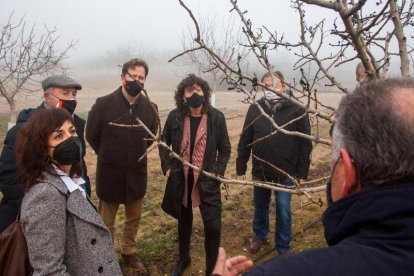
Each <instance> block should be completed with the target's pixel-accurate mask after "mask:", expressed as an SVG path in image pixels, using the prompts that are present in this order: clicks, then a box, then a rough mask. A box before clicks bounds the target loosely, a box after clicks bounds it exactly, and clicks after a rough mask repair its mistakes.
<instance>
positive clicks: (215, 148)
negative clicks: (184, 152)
mask: <svg viewBox="0 0 414 276" xmlns="http://www.w3.org/2000/svg"><path fill="white" fill-rule="evenodd" d="M183 130H184V114H183V112H182V111H180V110H179V109H177V108H176V109H174V110H172V111H171V112H170V114H169V115H168V118H167V121H166V122H165V126H164V130H163V132H162V140H163V141H164V142H165V143H166V144H167V145H169V146H171V148H172V150H173V151H174V152H175V153H177V154H178V155H179V154H180V148H181V140H182V138H183ZM159 152H160V158H161V168H162V171H163V173H164V174H165V173H166V172H167V171H168V170H170V176H169V178H168V180H167V187H166V191H165V194H164V200H163V203H162V208H163V210H164V211H165V212H166V213H168V214H170V215H172V216H173V217H175V218H179V217H180V211H181V205H182V198H183V195H184V185H185V179H184V171H183V165H182V163H181V161H179V160H177V159H174V158H171V157H170V155H169V153H168V151H167V150H166V149H165V148H163V147H160V148H159ZM230 152H231V144H230V140H229V135H228V132H227V126H226V120H225V118H224V115H223V113H221V112H220V111H218V110H217V109H215V108H213V107H211V108H210V111H209V113H208V117H207V143H206V149H205V153H204V160H203V166H202V169H203V170H205V171H207V172H212V173H215V174H218V175H221V176H224V173H225V171H226V166H227V162H228V160H229V158H230ZM198 185H199V186H198V187H199V191H200V200H201V205H200V210H201V212H202V213H203V218H205V219H206V220H210V219H214V218H216V216H217V214H218V215H219V214H220V211H219V210H220V208H221V193H220V183H219V182H218V181H216V180H213V179H210V178H208V177H206V176H204V175H200V177H199V179H198Z"/></svg>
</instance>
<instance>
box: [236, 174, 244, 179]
mask: <svg viewBox="0 0 414 276" xmlns="http://www.w3.org/2000/svg"><path fill="white" fill-rule="evenodd" d="M236 179H238V180H246V175H245V174H242V175H236Z"/></svg>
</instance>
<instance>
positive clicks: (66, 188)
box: [16, 109, 122, 275]
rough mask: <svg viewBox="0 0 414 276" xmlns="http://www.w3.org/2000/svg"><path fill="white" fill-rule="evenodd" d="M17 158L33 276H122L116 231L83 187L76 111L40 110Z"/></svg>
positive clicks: (26, 131) (21, 137)
mask: <svg viewBox="0 0 414 276" xmlns="http://www.w3.org/2000/svg"><path fill="white" fill-rule="evenodd" d="M16 158H17V168H18V174H19V180H20V182H21V183H22V184H23V185H24V187H25V189H26V194H25V197H24V199H23V203H22V207H21V217H20V223H21V226H22V230H23V233H24V235H25V237H26V241H27V247H28V250H29V259H30V263H31V265H32V267H33V269H34V272H33V275H98V274H99V275H100V274H102V275H122V274H121V270H120V267H119V264H118V261H117V258H116V255H115V253H114V251H113V248H112V241H111V235H110V232H109V230H108V229H107V228H106V226H105V224H104V223H103V221H102V219H101V218H100V217H99V215H98V213H97V212H96V209H95V208H94V206H93V205H92V203H91V202H90V201H89V198H88V197H87V195H86V193H85V190H84V189H83V188H82V187H81V186H80V184H82V183H84V182H85V181H84V180H83V179H82V178H80V177H79V176H80V175H81V168H80V160H81V158H82V147H81V144H80V141H79V138H78V136H77V134H76V130H75V127H74V123H73V119H72V116H71V115H70V114H69V113H68V112H66V111H65V110H62V109H43V110H40V111H38V112H37V113H36V114H35V115H34V116H33V117H32V118H30V119H29V121H28V122H27V123H25V125H24V126H23V127H22V129H21V131H20V132H19V134H18V137H17V140H16Z"/></svg>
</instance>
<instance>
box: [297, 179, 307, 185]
mask: <svg viewBox="0 0 414 276" xmlns="http://www.w3.org/2000/svg"><path fill="white" fill-rule="evenodd" d="M296 181H297V182H298V183H299V184H301V183H302V182H304V181H305V179H303V178H298V179H297V180H296Z"/></svg>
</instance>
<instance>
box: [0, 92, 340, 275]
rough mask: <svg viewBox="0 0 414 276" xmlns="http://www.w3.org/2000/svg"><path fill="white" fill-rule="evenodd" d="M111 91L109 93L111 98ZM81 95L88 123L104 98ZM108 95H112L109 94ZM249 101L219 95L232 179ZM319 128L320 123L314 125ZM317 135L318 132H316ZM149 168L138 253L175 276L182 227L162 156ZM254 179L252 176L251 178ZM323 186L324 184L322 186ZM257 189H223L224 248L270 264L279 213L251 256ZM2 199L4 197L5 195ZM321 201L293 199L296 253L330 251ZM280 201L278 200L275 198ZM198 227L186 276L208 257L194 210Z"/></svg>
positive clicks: (325, 151)
mask: <svg viewBox="0 0 414 276" xmlns="http://www.w3.org/2000/svg"><path fill="white" fill-rule="evenodd" d="M109 92H111V91H108V93H109ZM86 94H87V93H85V94H84V95H82V94H81V93H79V98H78V102H79V106H78V108H77V112H78V113H80V114H81V115H82V116H83V117H86V116H87V111H88V110H89V109H90V107H91V106H92V104H93V103H94V101H95V99H96V97H97V96H100V95H102V94H101V93H92V92H90V93H89V95H86ZM103 94H107V93H103ZM150 95H151V96H150V97H151V99H152V101H154V102H155V103H157V105H158V107H159V110H160V113H161V118H162V119H165V116H166V115H167V113H168V111H169V110H170V109H172V108H173V100H172V98H173V92H172V91H171V92H154V93H151V94H150ZM339 99H340V94H333V93H332V94H326V95H323V100H324V103H326V104H328V105H331V106H336V105H337V104H338V102H339ZM242 100H243V96H242V95H241V94H239V93H236V92H218V93H217V106H218V108H219V109H221V110H222V111H223V112H224V114H225V116H226V120H227V126H228V130H229V135H230V139H231V143H232V154H231V158H230V161H229V164H228V167H227V171H226V176H228V177H234V176H235V160H236V155H237V153H236V147H237V143H238V139H239V135H240V133H241V130H242V126H243V121H244V116H245V113H246V110H247V107H248V106H247V105H246V104H243V103H242V102H241V101H242ZM40 102H41V100H40V97H39V98H30V99H25V100H19V102H18V105H17V106H18V109H21V108H25V107H30V106H37V105H38V104H39V103H40ZM5 112H7V105H5V103H4V102H1V101H0V113H5ZM6 120H7V117H6V115H4V114H3V115H0V122H1V123H0V139H1V142H0V143H1V144H2V142H3V140H4V136H5V132H6V125H7V124H6ZM312 124H313V125H314V126H315V125H316V121H312ZM328 129H329V125H328V124H327V123H326V122H321V124H320V131H321V133H322V136H323V137H328ZM314 131H315V129H314ZM329 155H330V148H329V147H328V146H324V145H320V144H318V145H317V146H315V148H314V151H313V153H312V163H311V170H310V175H309V178H308V179H309V180H313V179H317V178H320V177H322V176H325V175H327V174H328V173H329V165H330V156H329ZM86 162H87V166H88V170H89V175H90V176H91V183H92V185H93V193H92V194H93V196H92V200H93V201H94V202H95V203H97V198H96V195H95V193H94V182H95V171H96V155H94V154H93V152H92V150H91V148H90V147H88V148H87V154H86ZM148 164H149V167H148V178H149V179H148V183H149V185H148V190H147V194H146V196H145V202H144V206H143V213H142V219H141V224H140V229H139V234H138V242H137V250H138V254H139V255H140V256H141V258H142V259H143V261H144V263H145V264H146V266H147V267H148V268H149V275H169V274H171V271H172V269H173V267H174V264H175V262H176V261H177V257H178V242H177V223H176V221H175V220H174V219H173V218H171V217H169V216H168V215H166V214H165V213H164V212H163V211H162V210H161V207H160V205H161V200H162V196H163V193H164V189H165V183H166V178H165V177H164V176H163V175H162V173H161V168H160V161H159V157H158V151H157V150H155V151H153V152H151V153H150V154H149V162H148ZM247 177H248V178H249V176H247ZM319 184H323V183H322V182H321V183H319ZM252 194H253V189H252V187H248V186H238V185H229V187H227V188H225V187H224V186H223V187H222V201H223V208H222V218H223V219H222V222H223V226H222V238H221V245H222V246H224V247H225V248H226V251H227V252H228V253H229V254H230V255H231V256H234V255H239V254H243V255H246V256H248V257H250V258H252V259H253V260H254V261H255V263H260V262H262V261H263V260H265V259H268V258H271V257H274V256H276V254H275V252H274V250H273V248H274V229H275V228H274V223H275V220H274V215H275V210H274V208H271V218H272V219H271V226H270V231H271V234H270V237H269V241H268V243H267V244H266V245H265V246H264V248H263V249H262V250H261V251H260V252H259V253H257V254H256V255H254V256H253V255H251V254H249V252H248V251H247V246H248V243H249V240H250V239H251V237H252V229H251V220H252V215H253V206H252V198H253V197H252ZM0 196H1V195H0ZM311 196H312V198H313V199H314V200H315V201H319V199H320V200H321V201H322V202H323V205H322V206H318V205H316V204H312V203H311V202H310V200H309V199H308V198H306V197H305V196H301V197H300V198H299V197H298V196H293V200H292V210H293V237H292V241H291V245H292V250H293V252H300V251H302V250H305V249H308V248H314V247H321V246H325V241H324V237H323V229H322V224H321V221H320V218H321V215H322V213H323V211H324V209H325V195H324V193H323V192H321V193H319V194H313V195H311ZM273 200H274V198H273ZM194 214H195V215H194V225H193V235H192V241H191V257H192V264H191V268H190V269H188V270H187V271H186V272H185V275H204V269H205V267H204V265H205V255H204V247H203V243H204V239H203V225H202V221H201V216H200V212H199V210H198V209H196V210H194ZM123 221H124V213H123V209H122V208H121V209H120V211H119V213H118V218H117V223H118V228H117V234H116V237H115V240H116V242H115V248H116V250H117V251H118V252H119V238H120V236H121V232H122V226H123ZM120 262H121V266H122V269H123V273H124V275H138V274H136V272H134V271H133V270H131V269H129V268H127V267H125V266H124V264H123V263H122V260H121V261H120Z"/></svg>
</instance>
